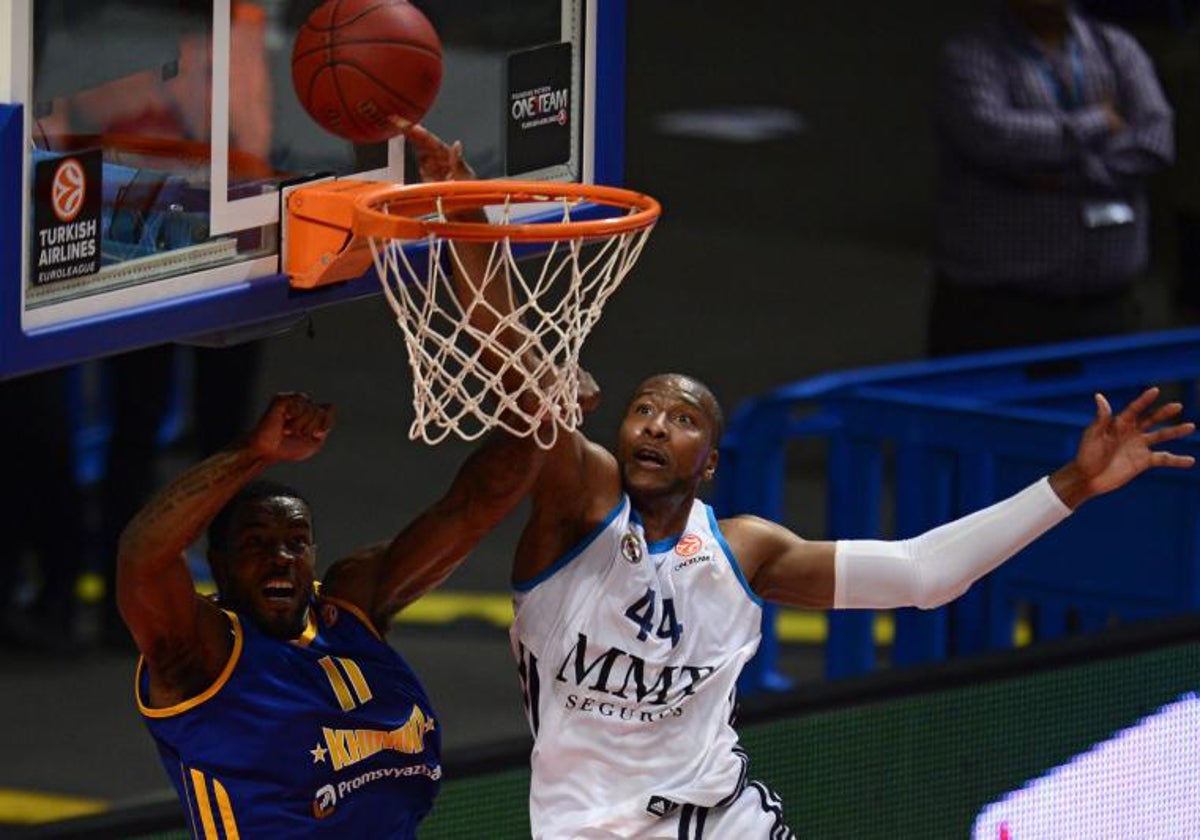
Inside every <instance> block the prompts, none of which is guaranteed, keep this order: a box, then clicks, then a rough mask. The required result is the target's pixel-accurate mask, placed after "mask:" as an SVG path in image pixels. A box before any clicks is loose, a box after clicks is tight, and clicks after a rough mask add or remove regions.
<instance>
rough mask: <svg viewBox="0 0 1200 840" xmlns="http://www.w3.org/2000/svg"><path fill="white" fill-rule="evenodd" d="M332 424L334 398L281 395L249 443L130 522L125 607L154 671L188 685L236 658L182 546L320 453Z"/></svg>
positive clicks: (199, 470)
mask: <svg viewBox="0 0 1200 840" xmlns="http://www.w3.org/2000/svg"><path fill="white" fill-rule="evenodd" d="M332 423H333V409H332V407H331V406H321V405H317V404H315V403H313V402H312V401H311V400H309V399H308V398H307V397H305V396H303V395H300V394H280V395H278V396H276V397H275V398H274V399H273V400H272V401H271V404H270V405H269V407H268V408H267V410H266V413H265V414H264V415H263V416H262V418H261V419H260V420H259V422H258V425H257V426H256V427H255V429H254V431H253V432H251V434H250V435H249V436H248V437H247V438H246V440H245V441H244V442H242V443H239V444H237V445H233V446H230V447H229V448H227V449H225V450H222V451H221V452H218V453H216V454H215V455H213V456H211V457H209V458H207V459H205V460H204V461H202V462H201V463H199V464H197V465H196V466H194V467H192V468H191V469H189V470H188V471H186V472H185V473H183V474H182V475H180V476H179V477H178V478H176V479H175V480H174V481H172V482H171V483H170V484H168V485H167V486H166V487H165V488H163V489H162V490H161V491H160V492H159V493H158V494H157V495H155V496H154V497H153V498H152V499H151V500H150V501H149V502H148V503H147V504H146V506H145V507H144V508H142V509H141V510H140V511H139V512H138V513H137V514H136V515H135V516H134V517H133V519H132V520H130V522H129V524H128V525H127V526H126V527H125V530H124V531H123V532H122V534H121V539H120V542H119V544H118V548H117V606H118V607H119V608H120V610H121V615H122V616H123V617H124V619H125V623H126V624H127V625H128V626H129V630H130V632H131V633H132V634H133V638H134V640H135V641H136V642H137V645H138V648H139V649H140V650H141V651H142V653H143V654H144V655H145V657H146V660H147V662H148V663H149V665H150V669H151V674H152V678H153V679H155V680H158V681H160V682H161V683H163V684H168V685H174V686H181V687H186V686H187V685H188V684H191V683H194V682H195V681H197V680H200V681H203V680H204V679H205V678H206V677H207V678H212V677H215V676H216V674H217V673H219V671H220V668H221V667H222V666H223V665H224V663H225V661H226V659H228V657H229V644H230V641H229V629H228V624H227V623H226V621H225V618H224V617H223V615H222V614H221V612H220V610H218V609H217V608H216V607H215V606H213V605H212V604H210V603H209V602H208V601H206V600H204V599H202V598H199V597H198V596H197V595H196V591H195V586H194V584H193V581H192V578H191V575H190V574H189V572H188V569H187V563H186V562H185V560H184V556H183V552H184V550H185V549H186V548H187V547H188V546H189V545H191V544H192V543H193V542H195V541H196V540H197V539H198V538H199V536H200V534H201V532H202V531H203V530H204V528H205V527H206V526H207V525H208V523H209V522H210V521H211V520H212V519H213V517H214V516H216V514H217V512H218V511H220V509H221V508H222V507H223V506H224V505H225V503H226V502H228V501H229V500H230V499H231V498H233V496H234V495H235V494H236V493H237V492H238V490H240V489H241V488H243V487H245V486H246V485H247V484H248V483H249V482H250V481H252V480H253V479H254V478H255V477H257V476H258V475H259V474H260V473H262V471H263V470H265V469H266V468H267V467H269V466H270V465H271V464H273V463H276V462H278V461H302V460H305V459H307V458H309V457H311V456H312V455H314V454H316V453H317V452H318V451H319V450H320V449H321V446H322V445H323V444H324V441H325V437H326V435H327V434H328V433H329V429H330V428H331V426H332Z"/></svg>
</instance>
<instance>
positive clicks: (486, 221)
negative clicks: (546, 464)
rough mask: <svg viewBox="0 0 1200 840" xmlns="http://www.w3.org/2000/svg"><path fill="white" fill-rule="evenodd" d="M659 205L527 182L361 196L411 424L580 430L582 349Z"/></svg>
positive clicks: (539, 435)
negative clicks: (398, 348)
mask: <svg viewBox="0 0 1200 840" xmlns="http://www.w3.org/2000/svg"><path fill="white" fill-rule="evenodd" d="M585 208H586V209H585ZM596 208H601V210H600V212H601V213H602V214H603V217H601V218H596V215H597V209H596ZM518 212H519V214H520V218H521V221H515V218H516V215H517V213H518ZM660 212H661V209H660V207H659V205H658V202H657V201H655V200H654V199H652V198H649V197H648V196H645V195H641V194H639V193H635V192H631V191H629V190H622V189H618V188H615V187H600V186H592V185H581V184H551V183H542V182H523V181H448V182H441V183H430V184H419V185H415V186H412V187H391V188H387V189H385V190H382V191H375V192H372V193H369V194H365V195H363V196H362V197H361V198H360V199H358V200H357V201H356V203H355V221H354V228H355V231H356V233H358V234H359V235H362V236H365V237H366V238H367V240H368V242H369V244H370V248H371V253H372V257H373V260H374V263H375V269H376V273H377V274H378V275H379V279H380V283H381V284H382V286H383V291H384V295H385V296H386V298H387V300H388V303H389V305H390V306H391V307H392V310H393V312H394V313H395V316H396V321H397V323H398V325H399V326H400V329H401V331H402V332H403V335H404V341H405V345H406V347H407V350H408V359H409V367H410V369H411V372H412V378H413V407H414V410H415V417H414V419H413V423H412V426H411V427H410V429H409V437H410V438H411V439H414V440H415V439H421V440H423V441H425V442H426V443H430V444H435V443H439V442H440V441H442V440H444V439H445V438H446V437H447V436H448V435H450V434H456V435H458V436H459V437H461V438H463V439H465V440H475V439H477V438H478V437H480V436H481V435H483V434H484V433H486V432H487V431H489V430H490V429H493V428H501V429H504V430H505V431H507V432H509V433H510V434H513V435H517V436H521V437H527V436H533V437H534V438H535V440H536V441H537V443H538V445H539V446H542V447H543V448H547V449H548V448H550V447H552V446H553V445H554V444H555V442H556V441H557V440H558V435H559V434H560V432H561V431H567V432H570V431H573V430H574V429H576V428H577V427H578V426H579V424H580V422H581V420H582V410H581V408H580V406H579V388H580V373H579V354H580V350H581V349H582V347H583V343H584V341H585V340H586V339H587V337H588V335H589V334H590V333H591V331H592V328H593V327H595V325H596V322H597V321H598V320H599V318H600V315H601V313H602V311H603V309H604V305H605V303H607V301H608V299H609V298H610V297H611V296H612V294H613V292H615V291H616V290H617V288H618V287H619V286H620V284H621V281H622V280H624V279H625V276H626V275H627V274H628V273H629V271H630V269H632V268H633V266H634V264H635V263H636V262H637V259H638V257H639V256H640V255H641V252H642V249H643V247H644V246H645V244H646V241H647V239H648V238H649V235H650V232H651V230H652V229H653V227H654V223H655V222H656V221H657V219H658V216H659V214H660ZM414 242H420V243H424V245H425V246H426V247H425V248H420V249H412V248H411V245H412V244H413V243H414ZM405 246H409V248H407V249H406V247H405Z"/></svg>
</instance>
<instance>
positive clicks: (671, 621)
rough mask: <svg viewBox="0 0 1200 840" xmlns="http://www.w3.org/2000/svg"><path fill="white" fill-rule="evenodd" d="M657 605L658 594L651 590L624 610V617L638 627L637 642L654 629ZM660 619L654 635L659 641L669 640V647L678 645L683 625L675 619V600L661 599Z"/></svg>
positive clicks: (643, 639)
mask: <svg viewBox="0 0 1200 840" xmlns="http://www.w3.org/2000/svg"><path fill="white" fill-rule="evenodd" d="M657 603H658V593H657V592H655V591H654V590H653V589H651V588H647V589H646V594H645V595H643V596H642V597H641V598H638V599H637V600H636V601H634V602H633V603H632V604H630V605H629V607H628V609H626V610H625V617H626V618H628V619H629V620H630V621H632V622H633V623H634V624H636V625H637V626H638V635H637V637H638V641H639V642H644V641H646V638H647V637H648V636H649V635H650V632H651V630H652V629H653V628H654V615H655V606H656V605H657ZM662 607H663V611H662V618H661V619H660V620H659V622H658V629H657V630H655V631H654V635H655V636H657V637H658V638H660V639H670V640H671V647H675V645H677V644H679V637H680V636H682V635H683V625H682V624H680V623H679V620H678V619H677V618H675V599H674V598H663V602H662Z"/></svg>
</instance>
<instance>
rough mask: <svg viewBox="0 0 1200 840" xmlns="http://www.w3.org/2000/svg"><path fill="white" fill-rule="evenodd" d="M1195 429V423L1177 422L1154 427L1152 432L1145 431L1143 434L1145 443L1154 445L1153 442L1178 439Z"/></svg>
mask: <svg viewBox="0 0 1200 840" xmlns="http://www.w3.org/2000/svg"><path fill="white" fill-rule="evenodd" d="M1195 431H1196V424H1195V423H1191V422H1188V423H1177V424H1176V425H1174V426H1166V427H1164V428H1161V429H1156V430H1155V431H1153V432H1147V433H1146V436H1145V440H1146V444H1147V445H1149V446H1154V445H1155V444H1159V443H1164V442H1166V441H1169V440H1179V439H1180V438H1185V437H1187V436H1188V435H1190V434H1192V433H1193V432H1195Z"/></svg>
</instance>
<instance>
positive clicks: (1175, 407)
mask: <svg viewBox="0 0 1200 840" xmlns="http://www.w3.org/2000/svg"><path fill="white" fill-rule="evenodd" d="M1182 411H1183V403H1177V402H1170V403H1167V404H1166V405H1161V406H1159V407H1158V408H1157V409H1156V410H1155V411H1153V412H1152V413H1150V414H1149V415H1147V416H1146V417H1143V418H1142V419H1141V421H1140V422H1139V423H1138V428H1140V429H1141V430H1142V431H1146V430H1147V429H1151V428H1153V427H1154V426H1157V425H1158V424H1159V423H1164V422H1166V421H1167V420H1170V419H1171V418H1172V417H1175V416H1176V415H1178V414H1179V413H1180V412H1182Z"/></svg>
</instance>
